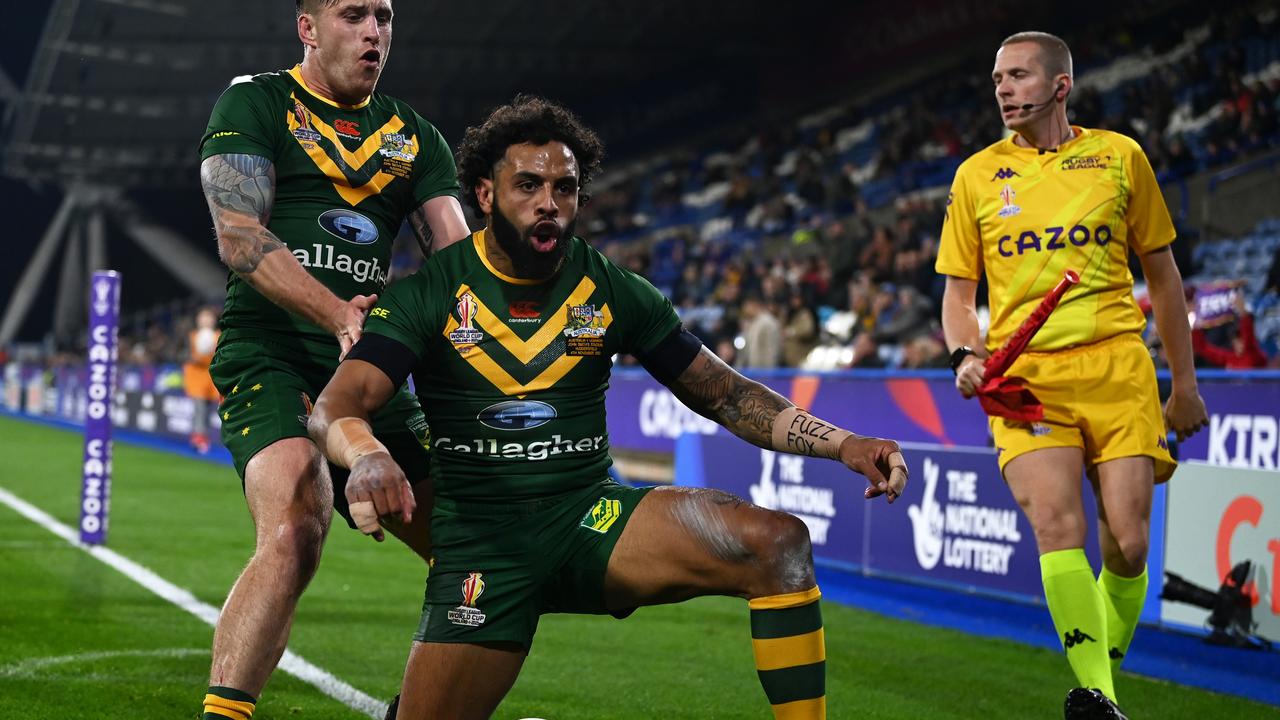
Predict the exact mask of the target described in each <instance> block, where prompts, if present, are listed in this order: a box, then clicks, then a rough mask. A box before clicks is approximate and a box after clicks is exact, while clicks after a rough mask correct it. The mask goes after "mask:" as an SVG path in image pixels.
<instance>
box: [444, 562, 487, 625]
mask: <svg viewBox="0 0 1280 720" xmlns="http://www.w3.org/2000/svg"><path fill="white" fill-rule="evenodd" d="M483 576H484V573H478V572H473V573H469V574H468V575H467V579H466V580H463V581H462V604H461V605H459V606H458V607H456V608H454V609H452V610H450V611H449V614H448V617H449V622H451V623H453V624H454V625H463V626H465V627H480V626H481V625H483V624H484V620H485V614H484V613H482V612H480V611H479V610H477V609H476V601H477V600H479V599H480V595H481V594H482V593H484V587H485V583H484V580H482V579H481V578H482V577H483Z"/></svg>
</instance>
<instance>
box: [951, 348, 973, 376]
mask: <svg viewBox="0 0 1280 720" xmlns="http://www.w3.org/2000/svg"><path fill="white" fill-rule="evenodd" d="M970 355H977V353H975V352H974V351H973V348H971V347H969V346H968V345H961V346H960V347H958V348H956V349H955V350H954V351H952V353H951V372H952V373H954V374H956V375H959V374H960V363H962V362H964V359H965V358H967V357H969V356H970Z"/></svg>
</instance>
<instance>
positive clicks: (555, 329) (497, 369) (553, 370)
mask: <svg viewBox="0 0 1280 720" xmlns="http://www.w3.org/2000/svg"><path fill="white" fill-rule="evenodd" d="M594 291H595V283H593V282H591V280H590V279H589V278H583V280H582V282H580V283H579V284H578V287H577V288H575V289H574V291H573V293H571V294H570V295H569V297H568V298H566V299H565V301H564V303H562V304H561V306H560V309H559V311H557V312H556V313H553V315H552V317H549V318H547V322H546V323H545V324H544V325H543V327H542V328H540V329H539V330H538V332H537V333H535V334H534V335H533V337H531V338H530V339H529V340H521V339H520V338H519V337H517V336H516V335H515V333H513V332H512V331H511V329H510V328H509V327H507V325H506V323H503V322H500V321H499V320H498V318H497V316H495V315H494V314H493V313H492V312H491V311H490V310H489V309H488V308H486V307H485V306H484V305H483V304H482V303H481V302H480V300H479V299H478V298H476V294H475V293H474V292H471V288H469V287H467V286H466V285H463V286H461V287H459V288H458V291H457V293H456V297H459V298H461V297H462V296H463V295H464V294H466V293H468V292H470V293H471V298H472V299H473V300H475V303H476V305H477V310H476V319H475V322H476V324H477V325H479V326H481V327H484V329H485V331H486V332H488V333H489V334H490V335H492V336H493V338H494V339H495V340H497V341H498V343H499V344H500V345H501V346H502V347H503V348H504V349H505V350H506V351H507V352H509V353H511V355H512V356H513V357H515V358H516V359H517V360H519V361H520V362H521V363H524V364H525V365H528V363H529V361H530V360H532V359H533V358H534V357H536V356H537V355H538V354H539V353H541V352H542V351H544V350H546V348H547V347H549V346H550V345H551V343H552V342H554V341H555V340H556V338H557V337H559V336H560V335H561V334H562V333H563V332H564V329H565V327H566V326H567V325H568V316H569V312H568V307H569V305H571V304H581V303H582V302H583V301H585V300H586V299H587V298H589V297H590V296H591V293H592V292H594ZM579 298H581V299H579ZM601 314H602V315H603V325H604V327H605V328H606V329H607V328H608V327H609V326H610V325H611V324H613V313H612V311H610V310H609V306H608V305H604V306H603V307H602V308H601ZM460 327H461V325H460V324H459V323H458V320H457V318H455V317H453V315H452V314H450V315H449V321H448V323H446V325H445V327H444V331H443V333H442V334H443V335H444V336H445V337H446V338H449V337H450V336H451V334H452V333H453V332H454V331H456V330H458V328H460ZM458 352H459V354H460V355H461V356H462V359H463V360H466V361H467V362H468V363H470V365H471V367H473V368H475V370H476V371H477V372H479V373H480V374H481V375H483V376H484V377H485V378H486V379H487V380H488V381H489V382H491V383H493V385H494V387H496V388H498V389H499V390H501V391H502V392H504V393H506V394H507V395H513V396H516V397H524V396H525V395H527V394H528V393H531V392H535V391H538V390H545V389H547V388H550V387H552V386H554V385H555V384H556V383H557V382H559V381H560V380H561V378H563V377H564V376H565V375H566V374H567V373H568V372H569V371H570V370H572V369H573V368H574V367H575V366H576V365H577V364H578V363H579V362H581V361H582V356H569V355H562V356H560V357H559V358H556V359H555V361H553V362H552V363H551V364H550V365H548V366H547V368H546V369H545V370H543V371H542V372H541V373H540V374H538V376H537V377H535V378H533V379H532V380H530V381H528V382H520V381H519V380H516V379H515V378H514V377H512V376H511V373H509V372H507V371H506V370H504V369H503V368H502V366H500V365H499V364H498V363H497V362H496V361H495V360H494V359H493V358H491V357H490V356H489V354H488V353H486V352H485V351H484V350H483V349H481V348H480V347H479V346H477V345H467V346H465V347H462V348H458Z"/></svg>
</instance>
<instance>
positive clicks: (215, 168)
mask: <svg viewBox="0 0 1280 720" xmlns="http://www.w3.org/2000/svg"><path fill="white" fill-rule="evenodd" d="M200 184H201V186H203V187H204V195H205V197H206V198H208V200H209V203H210V204H211V205H216V206H217V207H220V208H222V209H224V210H230V211H232V212H238V213H241V214H243V215H250V216H253V217H255V218H258V221H259V222H261V223H263V224H266V222H267V218H268V217H270V215H271V204H272V203H273V202H275V195H276V169H275V166H274V165H272V164H271V161H270V160H268V159H266V158H264V157H262V156H261V155H214V156H213V157H211V158H209V159H208V160H205V161H204V162H203V163H201V165H200Z"/></svg>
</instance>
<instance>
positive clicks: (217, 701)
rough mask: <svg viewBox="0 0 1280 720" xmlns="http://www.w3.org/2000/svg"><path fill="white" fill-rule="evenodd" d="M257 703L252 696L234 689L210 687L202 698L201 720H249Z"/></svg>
mask: <svg viewBox="0 0 1280 720" xmlns="http://www.w3.org/2000/svg"><path fill="white" fill-rule="evenodd" d="M256 703H257V701H256V700H254V699H253V696H252V695H250V694H249V693H246V692H241V691H239V690H236V689H235V688H229V687H220V686H218V685H210V686H209V692H208V694H207V695H205V696H204V715H203V716H202V720H227V718H230V719H231V720H249V718H251V717H253V707H254V705H255V704H256Z"/></svg>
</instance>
